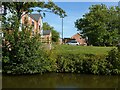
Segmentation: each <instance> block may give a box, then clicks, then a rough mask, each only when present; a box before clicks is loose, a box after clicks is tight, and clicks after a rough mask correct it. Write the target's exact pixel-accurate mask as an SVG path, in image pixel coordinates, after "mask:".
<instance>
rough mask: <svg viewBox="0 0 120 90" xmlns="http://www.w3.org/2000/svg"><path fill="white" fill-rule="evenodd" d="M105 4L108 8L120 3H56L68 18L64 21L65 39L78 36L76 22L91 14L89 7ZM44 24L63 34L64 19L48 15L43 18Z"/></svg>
mask: <svg viewBox="0 0 120 90" xmlns="http://www.w3.org/2000/svg"><path fill="white" fill-rule="evenodd" d="M101 3H103V4H105V5H107V6H108V7H110V6H118V2H55V4H56V5H57V6H59V7H60V8H62V9H63V10H65V12H66V14H67V17H65V18H64V19H63V37H64V38H69V37H71V36H73V35H74V34H76V33H77V32H78V31H77V28H75V24H74V22H75V21H76V20H77V19H80V18H82V16H83V15H84V14H85V13H88V12H89V7H90V6H91V5H95V4H101ZM43 22H48V24H50V25H51V26H53V27H54V29H55V30H56V31H58V32H59V33H60V37H61V34H62V19H61V18H60V17H59V16H58V15H55V14H53V13H46V16H45V17H44V18H43Z"/></svg>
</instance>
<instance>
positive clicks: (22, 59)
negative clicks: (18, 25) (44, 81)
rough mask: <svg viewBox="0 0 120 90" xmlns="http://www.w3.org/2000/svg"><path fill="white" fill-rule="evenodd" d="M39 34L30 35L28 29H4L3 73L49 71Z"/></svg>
mask: <svg viewBox="0 0 120 90" xmlns="http://www.w3.org/2000/svg"><path fill="white" fill-rule="evenodd" d="M41 47H42V44H41V42H40V36H39V35H37V34H36V35H35V36H34V37H32V36H31V31H30V30H29V29H24V30H22V31H17V30H15V31H10V32H9V31H5V38H4V41H3V47H2V50H3V51H2V55H3V60H2V63H3V68H2V69H3V73H11V74H28V73H29V74H33V73H42V72H45V71H49V65H50V64H49V61H48V58H47V57H48V56H47V54H46V52H45V51H44V50H43V48H41Z"/></svg>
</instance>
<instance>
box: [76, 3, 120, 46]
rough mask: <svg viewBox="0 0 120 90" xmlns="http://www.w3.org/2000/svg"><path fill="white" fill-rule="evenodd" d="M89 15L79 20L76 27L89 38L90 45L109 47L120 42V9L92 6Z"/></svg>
mask: <svg viewBox="0 0 120 90" xmlns="http://www.w3.org/2000/svg"><path fill="white" fill-rule="evenodd" d="M89 10H90V11H89V13H86V14H85V15H83V18H81V19H77V20H76V22H75V27H76V28H77V29H78V31H81V33H82V34H83V35H84V36H85V37H88V42H89V44H92V45H100V46H104V45H106V46H109V45H114V44H116V43H117V41H118V36H119V34H118V31H119V19H118V18H119V17H118V15H119V13H118V12H119V11H120V9H119V8H118V7H110V8H108V7H107V6H106V5H104V4H101V5H92V6H91V7H90V8H89Z"/></svg>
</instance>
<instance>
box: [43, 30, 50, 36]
mask: <svg viewBox="0 0 120 90" xmlns="http://www.w3.org/2000/svg"><path fill="white" fill-rule="evenodd" d="M50 33H51V30H43V35H50Z"/></svg>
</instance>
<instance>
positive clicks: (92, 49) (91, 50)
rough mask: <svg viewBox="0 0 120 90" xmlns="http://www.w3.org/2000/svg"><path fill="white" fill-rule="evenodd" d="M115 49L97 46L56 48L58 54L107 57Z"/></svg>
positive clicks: (63, 46) (64, 46) (62, 46)
mask: <svg viewBox="0 0 120 90" xmlns="http://www.w3.org/2000/svg"><path fill="white" fill-rule="evenodd" d="M113 48H115V47H96V46H72V45H57V46H55V48H54V51H55V52H56V53H58V54H59V53H71V54H72V53H74V54H94V55H107V54H108V51H110V50H111V49H113Z"/></svg>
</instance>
